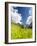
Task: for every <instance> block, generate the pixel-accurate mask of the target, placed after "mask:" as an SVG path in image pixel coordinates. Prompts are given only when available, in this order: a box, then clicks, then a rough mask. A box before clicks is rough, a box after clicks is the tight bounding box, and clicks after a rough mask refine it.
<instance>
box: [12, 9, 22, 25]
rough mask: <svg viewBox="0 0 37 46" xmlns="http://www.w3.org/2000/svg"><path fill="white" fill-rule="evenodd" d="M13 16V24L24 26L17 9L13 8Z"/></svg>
mask: <svg viewBox="0 0 37 46" xmlns="http://www.w3.org/2000/svg"><path fill="white" fill-rule="evenodd" d="M11 16H12V21H13V22H15V23H20V24H22V22H21V20H22V16H21V14H19V13H18V10H17V9H14V8H12V12H11Z"/></svg>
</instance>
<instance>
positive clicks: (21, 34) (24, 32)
mask: <svg viewBox="0 0 37 46" xmlns="http://www.w3.org/2000/svg"><path fill="white" fill-rule="evenodd" d="M30 38H32V28H27V27H23V26H22V25H19V24H15V23H12V24H11V39H30Z"/></svg>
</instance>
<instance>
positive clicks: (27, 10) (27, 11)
mask: <svg viewBox="0 0 37 46" xmlns="http://www.w3.org/2000/svg"><path fill="white" fill-rule="evenodd" d="M14 9H17V10H18V13H20V14H21V16H22V20H21V21H22V23H23V24H26V21H27V17H28V16H31V15H32V8H31V7H14Z"/></svg>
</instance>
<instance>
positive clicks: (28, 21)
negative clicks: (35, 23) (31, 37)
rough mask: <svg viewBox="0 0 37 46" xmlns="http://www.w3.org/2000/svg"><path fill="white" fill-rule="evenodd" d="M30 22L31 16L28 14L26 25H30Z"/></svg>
mask: <svg viewBox="0 0 37 46" xmlns="http://www.w3.org/2000/svg"><path fill="white" fill-rule="evenodd" d="M31 23H32V16H29V17H28V18H27V21H26V24H27V25H30V24H31Z"/></svg>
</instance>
